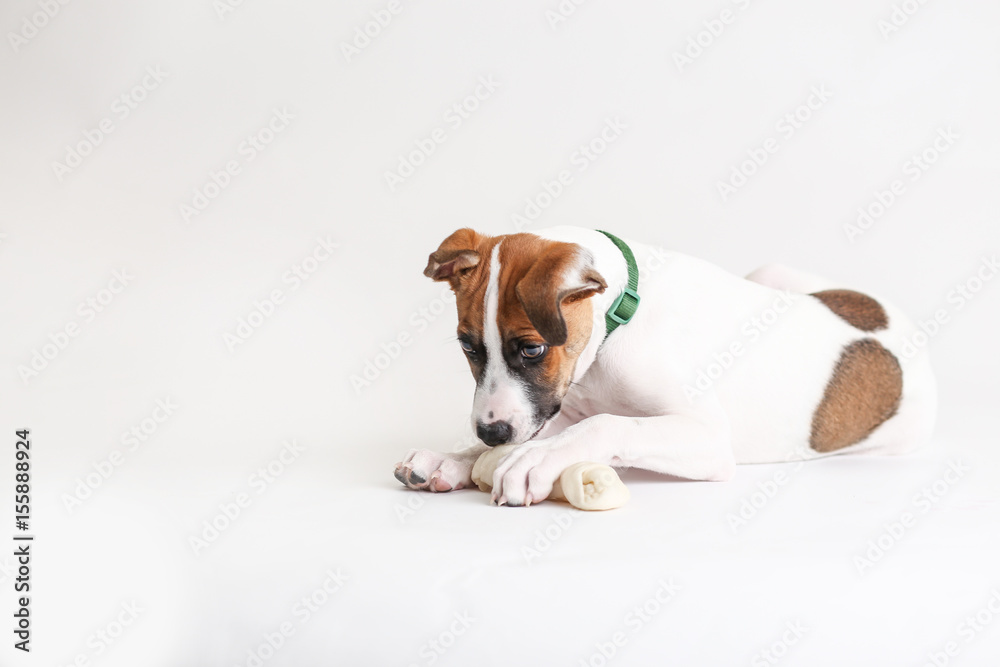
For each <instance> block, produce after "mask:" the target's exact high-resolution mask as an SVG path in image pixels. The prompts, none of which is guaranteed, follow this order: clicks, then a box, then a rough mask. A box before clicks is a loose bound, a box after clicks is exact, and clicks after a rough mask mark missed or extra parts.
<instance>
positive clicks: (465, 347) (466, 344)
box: [458, 340, 476, 354]
mask: <svg viewBox="0 0 1000 667" xmlns="http://www.w3.org/2000/svg"><path fill="white" fill-rule="evenodd" d="M458 342H460V343H461V344H462V349H463V350H465V353H466V354H475V353H476V350H475V348H474V347H472V343H470V342H469V341H467V340H460V341H458Z"/></svg>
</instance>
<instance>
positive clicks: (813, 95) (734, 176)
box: [715, 83, 833, 203]
mask: <svg viewBox="0 0 1000 667" xmlns="http://www.w3.org/2000/svg"><path fill="white" fill-rule="evenodd" d="M832 97H833V93H831V92H830V91H829V90H828V89H827V87H826V84H825V83H824V84H820V85H818V86H813V87H811V88H810V89H809V95H808V96H807V97H806V99H805V100H804V101H803V102H802V104H800V105H799V106H797V107H795V108H794V109H792V110H791V111H789V112H787V113H785V114H784V115H783V116H782V117H781V118H780V119H779V120H778V122H776V123H775V124H774V130H775V132H777V134H778V136H769V137H767V138H766V139H764V140H763V141H762V142H760V144H759V145H757V146H754V147H753V148H749V149H747V151H746V154H747V159H745V160H743V161H742V162H740V163H738V164H736V165H734V166H733V168H732V170H731V171H730V172H729V177H728V178H727V179H726V180H720V181H717V182H716V184H715V189H716V191H717V192H718V193H719V198H720V199H722V202H723V203H725V202H727V201H728V200H729V199H730V197H732V196H733V195H735V194H736V193H737V192H738V191H739V190H740V189H741V188H743V187H744V186H745V185H746V184H747V183H749V182H750V179H751V178H753V176H754V175H755V174H757V172H758V171H759V170H760V168H761V167H763V166H764V165H765V164H767V162H768V161H769V160H770V159H771V157H772V156H774V155H775V154H776V153H777V152H778V151H779V150H780V149H781V146H782V141H785V142H787V141H788V140H789V139H791V138H792V137H794V136H795V134H796V133H797V132H798V131H799V130H801V129H802V128H803V127H805V124H806V123H808V122H809V121H810V120H811V119H812V118H813V117H814V116H815V114H816V112H818V111H819V110H820V109H822V108H823V107H824V106H825V105H826V103H827V102H829V101H830V98H832Z"/></svg>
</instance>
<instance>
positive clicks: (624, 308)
mask: <svg viewBox="0 0 1000 667" xmlns="http://www.w3.org/2000/svg"><path fill="white" fill-rule="evenodd" d="M626 299H627V300H626ZM638 308H639V294H638V292H636V291H635V290H634V289H632V288H631V287H626V288H625V291H624V292H622V293H621V294H619V295H618V298H617V299H615V302H614V303H612V304H611V307H610V308H608V312H607V313H606V315H607V318H608V319H609V320H612V321H613V322H616V323H618V324H628V321H629V320H631V319H632V316H633V315H635V311H636V310H638Z"/></svg>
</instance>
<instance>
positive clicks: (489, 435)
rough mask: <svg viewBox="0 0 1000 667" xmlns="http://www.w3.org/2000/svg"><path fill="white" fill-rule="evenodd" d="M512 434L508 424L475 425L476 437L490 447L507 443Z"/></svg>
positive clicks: (478, 423)
mask: <svg viewBox="0 0 1000 667" xmlns="http://www.w3.org/2000/svg"><path fill="white" fill-rule="evenodd" d="M513 432H514V431H513V429H511V427H510V423H508V422H493V423H492V424H484V423H483V422H477V423H476V435H477V436H479V439H480V440H482V441H483V442H485V443H486V444H487V445H489V446H490V447H495V446H496V445H502V444H504V443H505V442H509V441H510V437H511V434H512V433H513Z"/></svg>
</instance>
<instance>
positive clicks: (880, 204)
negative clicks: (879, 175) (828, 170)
mask: <svg viewBox="0 0 1000 667" xmlns="http://www.w3.org/2000/svg"><path fill="white" fill-rule="evenodd" d="M958 139H959V134H958V132H955V131H954V130H953V129H951V126H950V125H949V126H947V127H939V128H938V129H937V132H936V134H935V137H934V141H933V142H931V144H930V145H929V146H927V147H926V148H924V149H923V150H922V151H920V152H919V153H914V154H913V155H911V156H910V157H909V158H907V159H906V161H905V162H903V168H902V171H903V175H902V177H901V178H895V179H893V180H892V181H891V182H890V183H889V185H888V186H887V187H886V189H885V190H875V192H874V193H873V194H872V198H871V200H869V202H868V203H867V204H864V205H862V206H859V207H858V210H857V217H856V218H855V220H854V222H853V223H849V222H848V223H844V235H845V236H847V240H848V241H850V242H851V243H854V242H855V241H857V239H858V237H859V236H862V235H863V234H864V233H865V232H867V231H868V230H869V229H871V228H872V227H874V226H875V223H876V222H877V221H879V220H881V219H882V217H884V216H885V214H886V213H888V212H889V209H891V208H892V207H893V205H894V204H895V203H896V202H897V201H899V198H900V197H901V196H903V195H904V194H905V193H906V187H907V181H909V182H910V183H916V182H917V181H919V180H920V178H921V177H922V176H923V175H924V174H925V173H926V172H927V170H928V169H930V168H931V166H932V165H933V164H934V163H936V162H937V161H938V160H939V159H940V158H941V156H942V155H943V154H944V153H946V152H948V150H949V149H950V148H951V147H952V146H954V145H955V142H956V141H958Z"/></svg>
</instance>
